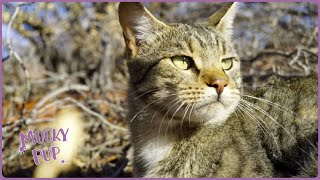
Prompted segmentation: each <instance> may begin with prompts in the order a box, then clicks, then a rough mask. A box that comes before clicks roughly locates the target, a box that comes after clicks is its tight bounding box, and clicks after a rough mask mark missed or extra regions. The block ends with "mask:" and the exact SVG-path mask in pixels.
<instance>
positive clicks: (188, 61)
mask: <svg viewBox="0 0 320 180" xmlns="http://www.w3.org/2000/svg"><path fill="white" fill-rule="evenodd" d="M172 63H173V64H174V65H175V66H176V67H177V68H179V69H181V70H187V69H190V68H191V66H192V63H193V60H192V58H191V57H188V56H175V57H173V58H172Z"/></svg>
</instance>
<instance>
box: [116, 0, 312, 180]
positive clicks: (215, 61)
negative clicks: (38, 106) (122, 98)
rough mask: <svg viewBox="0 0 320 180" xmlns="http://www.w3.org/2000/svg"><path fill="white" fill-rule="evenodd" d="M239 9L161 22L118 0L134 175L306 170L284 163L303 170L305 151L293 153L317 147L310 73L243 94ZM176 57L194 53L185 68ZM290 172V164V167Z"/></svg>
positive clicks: (233, 174)
mask: <svg viewBox="0 0 320 180" xmlns="http://www.w3.org/2000/svg"><path fill="white" fill-rule="evenodd" d="M235 10H236V5H235V4H228V5H227V6H225V7H224V8H223V9H222V10H220V11H218V12H217V13H215V14H214V15H213V16H211V17H210V18H209V20H208V23H207V24H205V25H187V24H179V23H175V24H165V23H163V22H160V21H159V20H157V19H155V18H154V17H153V16H152V15H151V13H150V12H148V11H147V10H146V9H145V8H144V7H143V6H142V5H141V4H140V3H120V5H119V20H120V24H121V26H122V29H123V31H124V39H125V42H126V45H127V50H128V53H129V55H130V60H129V61H128V63H127V64H128V68H129V73H130V83H129V90H128V92H129V113H128V124H129V127H130V132H131V142H132V145H133V147H134V173H135V176H137V177H274V176H295V175H298V174H301V176H302V174H303V175H305V174H308V173H302V171H299V170H300V169H302V168H300V167H298V166H297V165H292V164H294V162H292V163H291V164H284V162H285V160H286V159H291V160H292V161H295V160H296V161H297V162H300V163H302V164H303V165H302V166H305V167H309V166H307V165H305V164H306V163H307V162H308V161H310V160H309V159H310V158H309V159H308V158H298V157H299V156H298V154H299V153H301V152H302V150H303V151H306V154H307V155H310V153H309V151H310V149H312V148H309V147H313V146H315V145H314V141H315V138H314V137H315V135H316V134H317V128H316V124H317V105H316V98H317V97H316V96H317V93H316V92H317V86H316V84H317V83H316V81H315V80H314V79H315V77H313V78H311V79H304V80H302V81H295V82H289V83H287V82H286V83H284V82H282V83H279V84H278V85H279V86H280V87H281V88H280V89H277V90H275V89H272V88H266V89H261V90H259V91H257V92H248V93H250V94H251V95H250V96H253V97H254V98H252V97H250V96H245V95H244V94H243V92H240V86H241V76H240V62H239V58H238V56H237V53H236V52H235V50H234V48H233V44H232V40H231V39H232V38H231V36H232V33H231V32H230V29H231V28H232V22H233V19H234V14H235ZM182 55H183V56H188V57H191V58H192V59H193V62H192V63H193V64H192V67H191V68H190V69H188V70H181V69H178V68H177V67H176V66H175V65H174V64H173V62H172V58H173V57H175V56H182ZM225 58H233V66H232V68H231V69H228V70H223V69H222V65H221V61H222V59H225ZM219 78H227V80H228V85H227V86H226V87H225V88H224V90H223V92H222V93H221V94H220V95H218V93H217V91H216V90H215V88H214V87H212V86H209V85H208V82H212V81H213V80H215V79H219ZM297 90H298V92H299V93H298V95H297V94H296V92H297ZM304 93H307V94H304ZM255 97H258V98H260V97H263V98H265V99H268V100H269V101H271V102H277V103H279V104H281V107H278V106H277V105H275V104H272V103H268V102H267V101H263V100H260V99H255ZM305 97H307V98H305ZM283 107H288V108H289V109H290V110H291V111H294V112H295V113H292V112H290V111H288V110H284V108H283ZM269 114H270V115H269ZM297 114H298V115H297ZM275 121H276V122H275ZM286 133H288V134H289V135H288V134H286ZM306 138H307V139H308V140H310V143H305V142H306V141H305V140H306ZM301 149H302V150H301ZM309 157H310V156H309ZM311 159H312V158H311ZM278 164H284V165H285V166H286V167H285V170H282V169H279V168H278V167H277V165H278ZM296 164H297V163H296ZM307 164H308V163H307ZM299 168H300V169H299ZM291 169H294V170H295V171H294V173H291V174H290V173H288V172H287V171H289V170H291ZM309 169H312V168H309Z"/></svg>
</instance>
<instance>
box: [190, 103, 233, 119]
mask: <svg viewBox="0 0 320 180" xmlns="http://www.w3.org/2000/svg"><path fill="white" fill-rule="evenodd" d="M237 104H238V102H233V103H232V104H228V105H227V106H226V105H225V104H224V103H222V102H219V101H214V102H211V103H207V104H203V105H200V106H199V107H198V108H195V111H194V114H193V116H194V117H193V121H196V122H200V123H205V124H214V125H221V124H223V123H224V122H225V121H226V120H227V119H228V117H229V116H230V115H231V114H232V112H234V110H235V108H236V106H237Z"/></svg>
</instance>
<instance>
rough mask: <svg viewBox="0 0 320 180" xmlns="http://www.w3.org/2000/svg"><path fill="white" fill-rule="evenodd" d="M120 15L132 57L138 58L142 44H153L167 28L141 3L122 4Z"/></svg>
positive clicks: (119, 10) (120, 5)
mask: <svg viewBox="0 0 320 180" xmlns="http://www.w3.org/2000/svg"><path fill="white" fill-rule="evenodd" d="M118 13H119V21H120V25H121V27H122V30H123V36H124V40H125V43H126V47H127V49H128V50H129V52H130V54H131V56H136V54H137V50H138V48H139V45H141V43H148V42H151V41H152V40H153V39H154V38H155V36H156V34H157V32H159V30H161V29H162V28H164V27H165V26H166V25H165V24H164V23H163V22H161V21H159V20H157V19H156V18H155V17H154V16H153V15H152V14H151V13H150V12H149V11H148V10H147V9H146V8H145V7H144V6H143V5H142V4H141V3H139V2H121V3H120V4H119V9H118Z"/></svg>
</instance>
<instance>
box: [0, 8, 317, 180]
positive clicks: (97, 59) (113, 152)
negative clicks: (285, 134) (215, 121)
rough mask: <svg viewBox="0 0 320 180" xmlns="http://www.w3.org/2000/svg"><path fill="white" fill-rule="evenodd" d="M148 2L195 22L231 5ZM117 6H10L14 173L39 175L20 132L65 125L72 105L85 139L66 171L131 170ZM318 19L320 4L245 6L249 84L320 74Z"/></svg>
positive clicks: (8, 108)
mask: <svg viewBox="0 0 320 180" xmlns="http://www.w3.org/2000/svg"><path fill="white" fill-rule="evenodd" d="M144 4H145V5H146V7H147V8H148V9H149V10H150V11H151V12H152V13H153V14H154V15H155V16H156V17H157V18H159V19H161V20H162V21H164V22H182V23H190V24H191V23H194V22H199V21H203V20H205V19H206V18H207V17H209V16H210V15H211V14H212V13H213V12H215V11H216V10H217V9H218V8H219V7H221V6H222V5H223V3H210V2H203V3H196V2H183V3H144ZM117 6H118V3H45V2H40V3H26V4H19V3H5V4H3V5H2V12H3V14H2V22H3V24H2V27H3V28H2V37H3V39H4V40H3V41H2V46H3V49H2V54H3V57H2V58H3V61H4V60H5V61H4V62H3V66H2V72H3V84H2V91H3V94H2V95H3V104H2V105H3V108H2V132H3V134H2V136H3V138H2V152H3V155H2V164H3V175H4V176H10V177H17V176H23V177H26V176H28V177H31V176H33V175H34V174H33V172H34V170H35V168H36V167H35V165H34V163H33V160H32V157H31V152H30V150H31V148H32V147H29V150H27V152H26V153H25V154H20V153H19V152H18V146H19V139H18V137H19V136H18V134H19V132H26V131H27V130H28V129H29V128H35V129H37V128H43V127H47V126H48V124H50V123H54V122H55V119H56V114H57V112H59V111H60V110H62V109H65V108H67V107H70V106H71V107H76V108H78V109H80V110H81V112H83V116H84V119H85V123H84V124H85V125H84V133H83V136H82V137H81V138H82V139H83V142H84V144H82V145H81V151H80V152H79V153H78V154H77V156H76V158H74V159H73V161H72V164H73V166H74V168H73V169H72V170H70V171H68V172H63V173H61V174H60V177H75V176H77V177H78V176H80V177H89V176H90V177H119V176H122V177H123V176H131V173H132V167H131V159H130V153H132V150H131V149H130V143H129V134H128V132H127V131H126V130H125V129H126V125H125V114H126V99H127V93H126V86H127V80H128V73H127V68H126V54H125V47H124V42H123V37H122V30H121V28H120V25H119V23H118V14H117ZM17 7H19V11H18V13H17V14H16V15H17V16H16V17H15V18H14V19H13V15H14V13H15V12H16V10H17ZM317 16H318V14H317V4H313V3H288V2H286V3H241V4H240V9H239V13H238V15H237V18H236V23H235V37H234V39H235V42H236V48H237V50H238V52H239V55H240V57H241V59H242V72H243V79H244V87H245V88H255V87H257V86H264V85H267V84H268V83H272V82H273V81H274V80H275V79H277V78H279V77H280V78H290V77H295V76H307V75H309V74H310V73H312V72H315V71H316V72H317V71H318V70H317V62H318V57H317V54H318V28H317ZM10 22H11V23H12V29H11V30H10V28H8V27H9V24H10ZM8 30H10V32H9V33H8ZM8 35H10V36H9V39H8V40H9V41H7V38H8V37H7V36H8ZM8 45H9V46H8ZM10 45H11V47H10ZM15 53H16V54H15ZM4 54H7V56H4ZM19 58H21V59H20V60H21V62H20V63H19ZM23 66H24V67H25V70H24V69H23ZM21 67H22V68H21ZM26 71H27V73H28V74H29V77H26ZM28 82H29V83H30V89H28V88H26V84H27V83H28Z"/></svg>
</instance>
